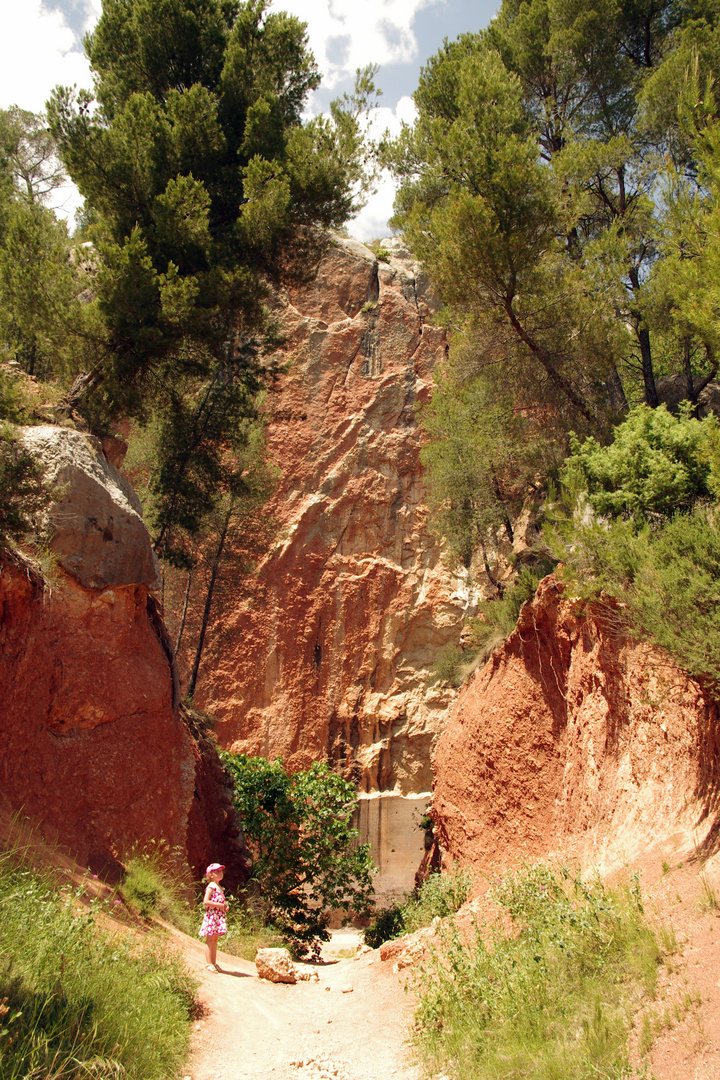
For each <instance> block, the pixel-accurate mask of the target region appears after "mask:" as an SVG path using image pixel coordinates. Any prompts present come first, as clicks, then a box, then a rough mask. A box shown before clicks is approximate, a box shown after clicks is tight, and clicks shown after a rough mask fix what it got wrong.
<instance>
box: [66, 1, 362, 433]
mask: <svg viewBox="0 0 720 1080" xmlns="http://www.w3.org/2000/svg"><path fill="white" fill-rule="evenodd" d="M86 49H87V53H88V57H89V60H90V63H91V66H92V69H93V73H94V77H95V94H96V97H97V108H95V109H94V110H92V109H91V108H90V101H91V96H90V95H89V94H87V93H85V92H81V93H80V94H76V93H75V92H74V91H72V90H69V89H67V88H58V89H57V90H56V92H55V94H54V97H53V99H52V101H51V102H50V105H49V119H50V127H51V130H52V132H53V134H54V136H55V138H56V139H57V141H58V146H59V149H60V152H61V154H62V156H63V160H64V162H65V165H66V167H67V169H68V172H69V173H70V175H71V177H72V178H73V179H74V180H75V181H76V183H77V184H78V186H79V188H80V190H81V192H82V193H83V195H84V196H85V198H86V200H87V202H88V204H89V206H90V207H91V208H92V211H93V213H94V215H95V216H94V224H93V225H92V227H91V231H92V234H93V238H94V239H95V241H96V243H97V245H98V249H99V251H100V254H101V256H102V264H103V265H102V270H101V272H100V273H99V274H98V276H97V280H96V282H95V289H96V293H97V305H98V308H99V312H100V314H101V317H102V320H101V321H102V327H103V337H104V341H103V343H102V357H101V360H100V364H99V366H98V367H96V370H95V376H94V381H93V387H92V392H93V395H94V396H95V397H96V398H100V399H101V401H102V404H103V406H104V408H105V410H106V411H107V414H108V415H109V416H110V417H111V418H112V417H116V416H117V415H123V414H124V415H135V416H139V417H141V418H142V417H143V416H144V413H145V412H146V411H147V410H148V409H154V408H156V407H157V401H158V397H159V396H162V395H163V394H164V393H166V392H167V391H168V388H171V387H172V386H173V385H174V383H175V380H176V378H177V376H178V374H180V375H181V376H182V375H187V374H190V373H192V374H194V375H195V376H196V377H197V378H198V380H200V381H204V380H208V379H209V380H212V379H213V377H214V376H215V375H216V373H217V372H218V371H221V372H223V373H224V378H225V379H229V380H230V381H232V380H233V379H237V380H240V381H241V382H245V383H246V385H248V386H250V385H251V382H249V383H248V379H250V380H251V379H252V374H253V368H254V366H255V365H254V364H253V363H248V361H249V360H251V359H252V356H251V352H252V348H251V344H252V342H253V341H255V342H257V343H260V342H262V341H263V339H264V338H265V339H268V346H269V345H270V344H271V342H270V341H269V337H271V335H269V327H268V322H267V317H266V312H265V310H264V301H265V299H266V297H267V295H268V288H267V279H268V278H275V279H277V278H280V277H287V276H292V275H293V274H297V273H300V272H302V273H303V274H305V275H307V273H308V272H309V271H310V270H311V266H310V265H308V264H307V261H306V260H307V259H308V258H309V259H311V260H312V255H313V241H312V238H311V235H310V233H309V232H308V228H309V227H311V226H316V225H319V226H332V225H336V224H340V223H341V222H342V221H344V220H345V219H346V218H347V217H348V216H350V215H351V214H352V213H353V212H354V211H355V210H356V209H357V205H358V204H357V203H356V197H357V195H358V193H361V191H362V189H363V179H364V175H365V174H364V155H363V150H362V145H361V144H362V139H361V132H360V129H361V124H360V121H359V118H360V115H361V113H362V112H363V110H364V109H365V107H366V105H367V102H368V100H369V99H370V98H371V97H372V95H373V93H374V87H373V85H372V74H371V73H370V72H369V71H366V72H362V73H360V74H359V76H358V80H357V86H356V93H355V95H353V96H350V97H347V96H346V98H345V99H343V100H342V101H340V102H336V103H335V104H334V105H333V107H332V118H331V119H330V120H323V119H322V118H320V119H316V120H311V121H309V122H307V123H303V121H302V119H301V115H302V111H303V107H304V104H305V101H306V98H307V95H308V93H309V92H310V91H311V90H312V89H314V88H315V87H316V86H317V85H318V83H319V73H318V70H317V67H316V65H315V61H314V59H313V57H312V54H311V53H310V52H309V50H308V47H307V35H306V31H305V25H304V23H301V22H300V21H299V20H298V19H297V18H295V17H293V16H290V15H287V14H286V13H283V12H277V13H276V12H270V11H269V10H268V9H267V4H266V3H264V2H263V0H252V2H247V3H221V2H220V0H105V2H104V5H103V14H102V16H101V18H100V21H99V22H98V24H97V26H96V27H95V29H94V30H93V32H92V33H91V34H90V35H89V36H88V37H87V38H86ZM317 253H318V252H317V251H315V255H317Z"/></svg>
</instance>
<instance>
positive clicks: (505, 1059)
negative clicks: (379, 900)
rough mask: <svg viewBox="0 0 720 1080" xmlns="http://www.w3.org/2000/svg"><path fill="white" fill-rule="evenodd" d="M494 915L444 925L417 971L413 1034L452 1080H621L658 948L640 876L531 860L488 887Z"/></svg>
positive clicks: (432, 1065) (432, 1067) (431, 1066)
mask: <svg viewBox="0 0 720 1080" xmlns="http://www.w3.org/2000/svg"><path fill="white" fill-rule="evenodd" d="M490 896H491V898H492V899H494V900H495V902H496V903H497V905H498V908H499V911H500V915H499V918H498V919H497V921H495V922H492V923H487V924H479V925H478V926H477V927H476V932H475V935H474V938H473V940H471V941H469V942H467V941H464V940H463V939H462V938H461V937H460V935H459V933H458V932H457V930H456V929H455V928H454V927H453V926H452V925H450V926H448V927H447V928H446V930H445V935H444V941H443V944H442V945H441V947H440V948H438V949H437V950H435V951H434V952H433V953H432V954H431V958H430V960H429V961H428V963H427V964H426V965H425V967H424V969H423V971H422V973H421V974H420V976H419V978H418V985H417V992H418V994H419V1002H420V1004H419V1007H418V1010H417V1013H416V1020H415V1044H416V1046H417V1049H418V1052H419V1055H420V1057H421V1059H422V1060H423V1064H424V1065H425V1066H426V1068H427V1069H428V1072H430V1073H431V1074H432V1073H433V1071H436V1072H439V1071H442V1072H445V1073H446V1074H447V1075H448V1076H450V1077H452V1078H453V1080H500V1078H502V1080H521V1078H522V1080H586V1078H588V1080H589V1078H590V1077H602V1078H604V1080H615V1078H616V1080H620V1078H621V1077H624V1076H627V1075H629V1065H628V1050H627V1040H628V1034H629V1031H630V1027H631V1017H632V1015H633V1013H634V1012H635V1011H636V1010H637V1008H638V1006H639V1005H640V1003H641V1001H642V1000H643V999H645V998H647V997H648V996H652V995H653V993H654V988H655V981H656V975H657V967H658V963H659V962H660V961H661V959H662V954H661V951H660V948H659V946H658V943H657V940H656V937H655V934H654V932H653V931H652V929H651V928H650V927H649V925H648V923H647V922H646V920H645V916H644V913H643V907H642V901H641V897H640V892H639V889H638V887H637V885H636V883H633V884H632V885H631V886H630V887H629V888H626V889H615V890H610V889H606V888H605V886H603V885H602V883H601V882H599V881H591V882H585V881H582V880H581V879H580V878H576V877H574V876H573V875H571V874H569V873H568V872H565V871H561V872H555V871H553V870H551V869H549V868H547V867H545V866H542V865H527V866H525V867H523V868H521V869H520V870H519V871H518V872H516V873H511V874H507V875H506V876H505V877H504V878H503V879H500V880H498V881H497V882H496V883H495V885H494V886H493V888H492V889H491V893H490Z"/></svg>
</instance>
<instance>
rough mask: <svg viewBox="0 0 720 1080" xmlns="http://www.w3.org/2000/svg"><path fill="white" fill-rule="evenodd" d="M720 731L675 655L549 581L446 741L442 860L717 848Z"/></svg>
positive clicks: (478, 682)
mask: <svg viewBox="0 0 720 1080" xmlns="http://www.w3.org/2000/svg"><path fill="white" fill-rule="evenodd" d="M719 722H720V717H719V715H718V707H717V705H716V703H715V702H714V701H712V700H710V699H709V698H707V697H706V696H705V695H704V694H703V692H702V690H701V688H700V687H699V686H698V685H697V684H696V683H695V682H693V681H692V680H690V679H689V678H688V677H687V675H685V674H684V673H683V672H682V671H680V670H679V669H678V668H677V667H676V666H675V665H674V664H672V663H671V662H669V661H668V660H667V658H666V657H663V656H662V655H660V654H659V653H658V652H656V651H654V650H653V649H652V648H651V647H650V646H648V645H646V644H639V643H635V642H632V641H629V640H628V639H627V638H626V637H623V636H622V634H621V633H619V631H618V629H617V620H614V619H613V618H612V617H610V618H609V619H608V617H607V613H605V615H602V614H601V613H600V612H596V613H595V614H592V613H583V609H582V606H581V604H580V603H579V602H572V601H570V600H568V599H565V598H564V597H563V591H562V587H561V585H560V584H559V583H558V582H557V581H556V579H555V578H554V577H550V578H546V579H545V580H544V581H543V582H541V584H540V587H539V589H538V593H537V596H536V598H535V599H534V600H533V601H532V602H531V603H528V604H526V605H525V606H524V607H523V609H522V611H521V614H520V619H519V621H518V624H517V627H516V629H515V631H514V632H513V633H512V634H511V636H510V637H509V638H508V640H507V641H506V642H505V644H504V645H502V646H501V647H499V648H498V649H497V650H496V651H495V653H494V655H493V656H492V658H491V659H490V660H489V662H488V663H487V665H486V667H485V668H484V669H483V670H482V671H480V672H478V673H477V674H476V675H475V676H474V677H473V678H472V679H471V680H470V682H469V683H468V684H467V685H466V686H465V687H464V688H463V689H462V691H461V692H460V693H459V695H458V697H457V699H456V701H455V702H454V704H453V706H452V708H451V710H450V713H449V717H448V722H447V725H446V727H445V730H444V732H443V734H442V737H441V738H440V740H439V743H438V746H437V751H436V755H435V760H434V770H435V792H434V798H433V816H434V818H435V821H436V834H437V835H438V837H439V839H440V842H441V844H442V846H443V848H444V849H445V857H446V859H448V860H451V859H458V860H459V861H460V862H461V863H462V864H464V865H466V866H470V867H472V868H474V869H475V870H478V871H482V872H488V871H490V870H491V869H492V868H501V867H502V866H504V865H507V863H509V862H514V861H516V860H517V859H519V858H521V857H523V856H527V857H530V858H534V857H548V856H552V855H553V854H562V855H563V857H567V856H571V857H576V858H577V859H579V860H580V862H581V863H582V864H584V865H586V866H594V867H597V868H599V869H600V870H601V871H602V872H607V871H609V870H612V869H614V868H617V867H619V866H622V865H625V864H626V863H633V862H636V861H637V860H638V858H639V857H640V856H645V857H647V856H648V855H649V854H651V853H652V851H655V852H656V853H657V852H660V851H661V852H662V853H663V856H664V855H665V854H667V855H671V853H677V854H678V855H679V856H680V857H681V858H682V857H686V856H687V855H688V854H692V853H693V852H697V851H705V852H706V853H710V852H711V851H714V850H715V846H716V845H715V846H714V841H716V839H717V833H718V830H719V829H720V812H719V807H718V796H719V795H720V787H719V783H718V782H719V780H720V726H719ZM657 857H658V858H660V856H659V855H658V856H657Z"/></svg>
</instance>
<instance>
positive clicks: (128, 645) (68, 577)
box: [0, 426, 246, 881]
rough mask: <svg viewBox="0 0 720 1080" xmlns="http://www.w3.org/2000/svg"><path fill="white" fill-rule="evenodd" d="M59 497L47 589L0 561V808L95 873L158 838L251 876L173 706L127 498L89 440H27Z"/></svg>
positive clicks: (231, 822) (54, 434)
mask: <svg viewBox="0 0 720 1080" xmlns="http://www.w3.org/2000/svg"><path fill="white" fill-rule="evenodd" d="M24 441H25V445H26V446H27V447H28V448H29V449H30V450H31V451H33V452H34V453H36V454H37V455H38V456H40V457H41V458H42V460H43V462H44V464H45V466H46V476H47V478H48V479H49V480H51V481H54V482H55V483H56V484H57V485H58V486H57V491H58V499H57V501H56V502H55V503H54V504H53V505H52V506H51V507H50V510H49V524H50V527H51V533H52V537H53V539H52V544H51V546H52V549H53V551H54V554H55V557H56V559H57V563H58V565H57V569H56V571H55V574H54V580H53V581H52V583H51V584H48V582H47V581H44V580H43V578H42V577H41V576H40V575H39V574H38V573H37V572H35V571H33V570H32V568H31V567H30V565H29V564H25V563H23V562H22V561H21V560H20V559H18V558H17V557H13V556H11V555H9V554H7V553H5V554H4V555H3V557H2V561H1V563H0V682H1V683H2V686H3V689H4V692H3V695H2V699H1V700H0V798H1V799H2V800H3V803H4V805H5V807H6V808H8V809H9V810H11V811H14V812H19V813H22V814H23V815H24V816H26V817H27V818H28V819H29V820H30V821H31V822H32V823H33V824H34V825H36V826H37V827H39V828H40V829H41V831H42V832H43V834H44V835H45V836H46V837H48V838H50V839H52V840H55V841H57V842H59V843H60V844H62V845H64V846H66V847H67V848H69V850H70V851H71V852H72V853H73V855H74V856H75V857H76V858H77V859H78V860H79V861H80V862H82V863H84V864H85V865H88V866H90V867H91V869H93V870H94V871H95V872H97V873H100V874H106V875H109V876H111V877H112V876H113V874H116V873H117V872H118V863H117V860H118V859H120V860H122V859H123V858H124V857H126V856H127V855H128V854H129V853H130V852H131V851H132V850H133V848H135V847H138V848H141V849H142V848H143V847H145V846H146V845H147V844H149V843H150V842H151V841H155V842H157V841H164V842H165V843H166V844H167V845H168V846H169V847H170V848H171V849H174V850H175V851H176V853H177V856H178V858H179V859H180V861H181V862H184V861H187V862H189V864H190V866H191V868H192V869H193V871H194V872H196V873H197V872H198V870H199V869H200V867H201V866H204V865H206V863H207V861H208V860H209V859H210V858H213V859H218V858H219V859H221V860H222V861H224V862H227V863H228V865H229V866H230V867H231V877H232V878H233V879H234V880H235V881H237V880H239V879H243V878H244V876H245V868H244V859H245V855H246V849H245V846H244V842H243V840H242V836H241V834H240V832H239V829H238V825H237V821H236V819H235V816H234V811H233V808H232V804H231V801H230V799H229V798H228V794H227V792H226V791H225V789H224V786H223V783H224V775H223V772H222V769H221V768H220V765H219V761H218V758H217V752H216V751H215V749H214V747H213V746H212V745H211V744H210V743H209V742H208V741H207V740H205V739H203V737H202V735H201V734H200V733H199V732H197V731H193V727H192V724H191V723H188V722H186V721H185V720H184V719H183V717H182V716H181V714H180V711H179V709H178V690H179V686H178V682H177V677H176V674H175V673H174V666H173V663H172V648H171V646H170V645H169V642H168V640H167V634H166V632H165V629H164V626H163V623H162V619H161V617H160V613H159V608H158V604H157V602H156V600H155V599H154V597H153V589H154V587H155V586H156V584H157V578H158V570H157V564H156V562H155V557H154V555H153V553H152V550H151V545H150V539H149V536H148V534H147V530H146V529H145V526H144V524H143V522H142V517H141V515H140V507H139V504H138V502H137V499H136V498H135V495H134V493H133V492H132V489H131V488H130V487H129V485H128V484H127V482H126V481H125V480H124V479H123V477H122V476H121V474H120V473H119V472H118V471H117V470H116V469H115V468H114V467H113V466H112V465H110V463H109V462H108V460H107V459H106V457H105V456H104V454H103V453H102V451H101V449H100V446H99V444H98V443H97V441H96V440H93V439H91V438H88V437H86V436H84V435H82V434H81V433H80V432H77V431H74V430H69V429H64V428H59V427H52V426H46V427H38V428H30V429H27V430H26V432H25V436H24Z"/></svg>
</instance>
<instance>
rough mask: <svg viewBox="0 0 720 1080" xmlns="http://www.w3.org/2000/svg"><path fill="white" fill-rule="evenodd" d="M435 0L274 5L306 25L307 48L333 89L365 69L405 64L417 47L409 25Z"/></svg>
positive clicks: (286, 0) (295, 0) (303, 0)
mask: <svg viewBox="0 0 720 1080" xmlns="http://www.w3.org/2000/svg"><path fill="white" fill-rule="evenodd" d="M435 2H437V0H274V2H273V4H272V7H273V9H274V10H277V11H289V12H290V13H291V14H293V15H297V16H298V17H299V18H300V19H302V20H303V22H306V23H307V24H308V37H309V39H310V47H311V48H312V51H313V52H314V54H315V59H316V60H317V62H318V64H319V66H320V69H321V71H322V73H323V76H324V79H323V82H324V84H325V86H327V87H329V88H331V89H332V88H333V87H334V86H336V85H337V84H338V83H339V82H342V80H343V79H347V78H348V77H351V76H353V75H354V74H355V70H356V69H357V68H359V67H365V65H366V64H370V63H372V64H381V65H384V64H401V63H409V62H410V61H412V60H415V59H416V57H417V51H418V44H417V39H416V37H415V33H414V32H413V29H412V23H413V20H414V18H415V15H416V14H417V12H418V11H420V10H421V9H422V8H424V7H427V6H429V5H430V4H432V3H435Z"/></svg>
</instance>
